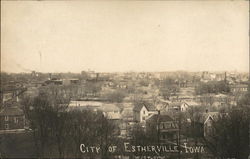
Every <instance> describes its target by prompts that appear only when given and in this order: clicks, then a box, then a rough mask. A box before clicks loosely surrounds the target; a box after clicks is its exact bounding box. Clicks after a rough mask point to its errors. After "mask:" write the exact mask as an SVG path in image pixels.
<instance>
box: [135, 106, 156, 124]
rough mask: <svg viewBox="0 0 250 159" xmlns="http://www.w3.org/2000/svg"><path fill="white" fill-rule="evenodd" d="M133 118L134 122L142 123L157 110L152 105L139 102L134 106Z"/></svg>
mask: <svg viewBox="0 0 250 159" xmlns="http://www.w3.org/2000/svg"><path fill="white" fill-rule="evenodd" d="M133 110H134V120H135V121H136V122H140V123H143V122H145V121H146V119H147V118H148V117H149V116H151V115H152V114H157V110H156V108H155V107H154V106H152V105H149V104H145V103H143V104H140V105H138V106H135V107H134V109H133Z"/></svg>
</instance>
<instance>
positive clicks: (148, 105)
mask: <svg viewBox="0 0 250 159" xmlns="http://www.w3.org/2000/svg"><path fill="white" fill-rule="evenodd" d="M143 106H145V107H146V109H147V110H148V111H155V110H156V108H155V107H154V106H153V105H152V104H150V103H141V104H138V105H136V106H135V107H134V109H133V110H134V111H141V109H142V107H143Z"/></svg>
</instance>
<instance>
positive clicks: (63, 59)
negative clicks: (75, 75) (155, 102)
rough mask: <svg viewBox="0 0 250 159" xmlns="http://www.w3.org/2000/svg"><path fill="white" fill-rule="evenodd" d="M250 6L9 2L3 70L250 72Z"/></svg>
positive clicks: (3, 14) (4, 10)
mask: <svg viewBox="0 0 250 159" xmlns="http://www.w3.org/2000/svg"><path fill="white" fill-rule="evenodd" d="M248 3H249V2H247V1H237V2H236V1H219V2H216V1H207V2H202V1H186V2H185V1H182V2H181V1H177V2H173V1H137V2H132V1H104V2H103V1H95V2H88V1H85V2H79V1H77V2H76V1H75V2H66V1H1V69H2V70H3V71H9V72H27V71H30V70H36V71H42V72H68V71H71V72H80V71H82V70H87V69H91V70H96V71H131V70H133V71H173V70H189V71H201V70H209V71H215V70H218V71H221V70H237V71H248V67H249V66H248V64H249V43H248V42H249V36H248V28H249V19H248V18H249V17H248V10H249V4H248Z"/></svg>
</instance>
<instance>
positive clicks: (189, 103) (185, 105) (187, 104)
mask: <svg viewBox="0 0 250 159" xmlns="http://www.w3.org/2000/svg"><path fill="white" fill-rule="evenodd" d="M197 106H199V104H198V103H196V102H193V101H186V102H183V103H182V104H181V105H180V111H181V112H185V111H187V110H188V108H191V107H197Z"/></svg>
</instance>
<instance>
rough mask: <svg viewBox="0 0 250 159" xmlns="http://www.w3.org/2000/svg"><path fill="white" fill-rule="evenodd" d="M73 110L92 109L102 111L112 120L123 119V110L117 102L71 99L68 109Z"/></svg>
mask: <svg viewBox="0 0 250 159" xmlns="http://www.w3.org/2000/svg"><path fill="white" fill-rule="evenodd" d="M72 110H79V111H81V110H92V111H101V112H103V114H104V115H105V116H106V117H107V118H108V119H112V120H118V119H121V110H120V108H119V107H118V106H117V105H116V104H113V103H112V104H111V103H106V102H102V101H92V100H84V101H70V103H69V106H68V111H72Z"/></svg>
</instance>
